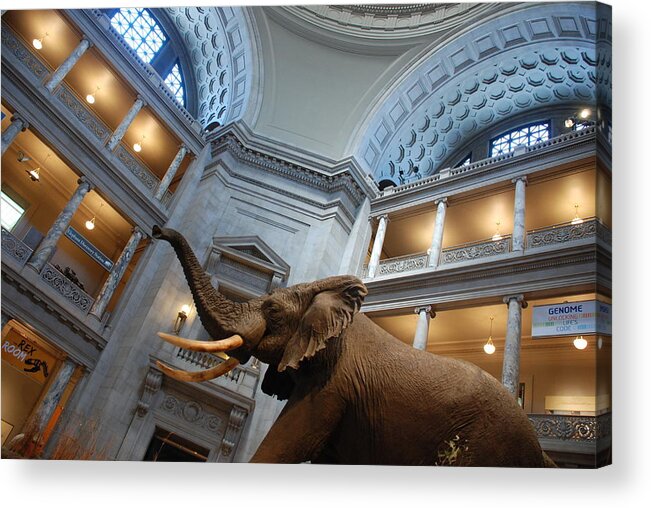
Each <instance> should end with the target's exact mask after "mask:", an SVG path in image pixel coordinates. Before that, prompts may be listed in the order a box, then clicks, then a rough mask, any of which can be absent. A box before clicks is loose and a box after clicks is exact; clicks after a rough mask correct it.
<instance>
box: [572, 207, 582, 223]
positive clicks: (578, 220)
mask: <svg viewBox="0 0 651 508" xmlns="http://www.w3.org/2000/svg"><path fill="white" fill-rule="evenodd" d="M571 224H572V225H573V226H576V225H578V224H583V219H582V218H581V217H579V205H574V218H573V219H572V222H571Z"/></svg>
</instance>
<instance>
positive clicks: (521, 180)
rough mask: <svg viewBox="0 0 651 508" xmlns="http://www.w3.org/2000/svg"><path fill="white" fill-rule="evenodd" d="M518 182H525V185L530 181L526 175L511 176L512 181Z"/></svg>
mask: <svg viewBox="0 0 651 508" xmlns="http://www.w3.org/2000/svg"><path fill="white" fill-rule="evenodd" d="M518 182H524V184H525V185H527V183H529V182H528V180H527V176H526V175H523V176H516V177H515V178H511V183H518Z"/></svg>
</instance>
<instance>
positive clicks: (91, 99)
mask: <svg viewBox="0 0 651 508" xmlns="http://www.w3.org/2000/svg"><path fill="white" fill-rule="evenodd" d="M97 92H99V87H97V88H96V89H95V91H94V92H93V93H89V94H88V95H87V96H86V102H87V103H88V104H95V94H96V93H97Z"/></svg>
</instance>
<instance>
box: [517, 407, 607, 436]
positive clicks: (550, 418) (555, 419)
mask: <svg viewBox="0 0 651 508" xmlns="http://www.w3.org/2000/svg"><path fill="white" fill-rule="evenodd" d="M528 417H529V421H530V422H531V424H532V425H533V427H534V429H536V434H537V435H538V438H539V439H559V440H563V441H596V440H598V439H603V438H605V437H609V436H610V435H611V428H612V416H611V414H610V413H606V414H604V415H601V416H598V417H595V416H570V415H547V414H545V415H536V414H530V415H528Z"/></svg>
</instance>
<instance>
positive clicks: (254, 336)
mask: <svg viewBox="0 0 651 508" xmlns="http://www.w3.org/2000/svg"><path fill="white" fill-rule="evenodd" d="M152 236H153V237H154V238H156V239H161V240H166V241H167V242H169V243H170V244H171V246H172V247H173V248H174V250H175V252H176V254H177V256H178V258H179V261H180V262H181V266H182V267H183V272H184V274H185V278H186V279H187V281H188V284H189V286H190V289H191V291H192V295H193V298H194V302H195V305H196V308H197V314H198V316H199V319H200V320H201V323H202V324H203V326H204V328H205V329H206V331H207V332H208V333H209V334H210V336H211V338H212V339H213V340H212V341H197V340H190V339H183V338H180V337H177V336H174V335H169V334H165V333H159V334H158V335H159V336H160V337H161V338H162V339H164V340H166V341H168V342H171V343H173V344H175V345H177V346H179V347H182V348H185V349H188V350H192V351H205V352H211V353H215V354H217V355H218V356H221V357H222V358H223V359H225V360H226V361H225V362H223V363H221V364H219V365H217V366H216V367H213V368H211V369H208V370H204V371H199V372H186V371H181V370H176V369H172V368H170V367H167V366H166V365H164V364H161V363H160V362H159V367H160V368H161V370H163V372H165V373H166V374H167V375H169V376H170V377H173V378H175V379H179V380H182V381H205V380H208V379H213V378H215V377H217V376H220V375H222V374H225V373H226V372H228V371H229V370H232V369H233V368H235V367H236V366H237V365H238V363H240V362H242V363H244V362H246V361H248V360H249V358H250V357H251V356H255V357H256V358H258V359H259V360H260V361H263V362H265V363H268V364H269V365H270V368H269V370H268V374H267V376H265V382H263V386H262V388H263V390H264V391H265V392H266V393H275V394H276V395H278V396H279V398H286V396H287V388H286V383H287V377H286V372H285V371H286V369H287V368H290V369H298V368H299V364H300V363H301V362H303V361H306V360H309V359H311V358H313V357H314V356H315V355H316V354H317V353H318V352H319V351H320V350H322V349H324V348H325V347H326V344H327V342H328V341H329V340H330V339H332V338H335V337H339V336H340V335H341V333H342V332H343V331H344V330H345V329H346V327H347V326H348V324H349V323H350V322H351V321H352V319H353V316H354V314H355V313H356V312H357V311H358V310H359V308H360V306H361V304H362V300H363V298H364V296H366V294H367V290H366V287H365V286H364V284H363V283H362V281H361V280H359V279H358V278H356V277H352V276H337V277H329V278H326V279H322V280H318V281H315V282H311V283H305V284H297V285H295V286H291V287H288V288H280V289H275V290H274V291H273V292H272V293H270V294H268V295H264V296H262V297H259V298H255V299H252V300H249V301H247V302H242V303H236V302H233V301H231V300H229V299H227V298H225V297H224V296H223V295H221V294H220V293H219V292H217V291H216V290H215V288H214V287H213V286H212V284H211V283H210V276H209V275H208V274H207V273H205V272H204V271H203V269H202V267H201V265H200V264H199V261H198V260H197V258H196V256H195V255H194V253H193V252H192V249H191V248H190V246H189V245H188V243H187V241H186V240H185V238H184V237H183V236H182V235H181V234H180V233H178V232H177V231H174V230H172V229H167V228H159V227H158V226H154V228H153V231H152ZM226 351H228V356H227V355H226V354H225V352H226ZM272 369H273V370H272ZM282 385H285V388H283V386H282Z"/></svg>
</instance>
